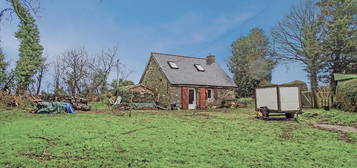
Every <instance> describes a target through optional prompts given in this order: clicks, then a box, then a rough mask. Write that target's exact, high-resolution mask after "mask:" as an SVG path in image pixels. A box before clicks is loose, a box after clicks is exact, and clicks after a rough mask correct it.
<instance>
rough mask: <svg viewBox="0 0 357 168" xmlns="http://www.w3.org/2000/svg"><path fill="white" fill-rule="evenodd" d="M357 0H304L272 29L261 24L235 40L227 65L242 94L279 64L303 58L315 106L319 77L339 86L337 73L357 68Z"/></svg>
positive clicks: (248, 93)
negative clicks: (269, 31)
mask: <svg viewBox="0 0 357 168" xmlns="http://www.w3.org/2000/svg"><path fill="white" fill-rule="evenodd" d="M356 4H357V1H356V0H319V1H312V0H307V1H301V2H300V3H299V4H297V5H294V6H293V7H292V8H291V9H290V12H289V13H288V14H287V15H286V16H285V17H283V18H282V19H281V20H280V21H279V22H278V23H277V24H276V25H275V26H274V28H273V30H272V31H271V37H272V40H269V38H268V37H267V36H266V35H265V34H264V32H263V30H262V29H259V28H253V29H252V30H251V31H250V33H249V35H248V36H246V37H241V38H239V39H238V40H236V41H234V42H233V44H232V46H231V48H232V56H231V57H230V58H229V61H228V67H229V69H230V71H231V72H232V73H233V74H234V80H235V82H236V83H237V85H238V86H239V87H238V96H239V97H246V96H252V95H253V93H254V88H255V87H256V86H258V85H265V84H267V83H270V82H271V74H272V70H273V68H274V66H276V65H277V64H281V63H299V64H300V65H302V69H303V70H304V71H305V72H306V73H307V76H308V79H309V83H310V88H311V91H312V95H313V102H314V104H313V106H314V107H316V103H317V100H316V99H317V97H316V91H317V89H318V87H319V83H321V82H322V83H328V84H329V85H330V87H331V90H332V91H333V92H335V90H336V82H335V81H334V78H333V74H334V73H357V37H356V35H357V29H356V26H357V5H356Z"/></svg>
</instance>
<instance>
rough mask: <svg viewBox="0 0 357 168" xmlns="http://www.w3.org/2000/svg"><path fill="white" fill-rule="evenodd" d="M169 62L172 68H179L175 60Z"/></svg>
mask: <svg viewBox="0 0 357 168" xmlns="http://www.w3.org/2000/svg"><path fill="white" fill-rule="evenodd" d="M167 63H168V64H169V65H170V68H171V69H179V67H178V66H177V65H176V63H175V62H172V61H167Z"/></svg>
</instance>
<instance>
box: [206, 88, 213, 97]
mask: <svg viewBox="0 0 357 168" xmlns="http://www.w3.org/2000/svg"><path fill="white" fill-rule="evenodd" d="M212 95H213V92H212V89H207V99H211V98H212V97H213V96H212Z"/></svg>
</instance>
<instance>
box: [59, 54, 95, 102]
mask: <svg viewBox="0 0 357 168" xmlns="http://www.w3.org/2000/svg"><path fill="white" fill-rule="evenodd" d="M87 60H88V53H87V52H86V51H85V50H84V48H82V49H71V50H68V51H66V52H65V53H64V54H63V55H62V58H61V68H62V69H63V71H64V74H63V76H62V79H63V80H64V82H65V83H66V85H67V89H68V92H69V93H70V95H71V96H74V97H75V96H76V94H77V93H81V92H82V91H83V90H84V89H83V88H85V87H86V84H85V79H86V77H87V76H88V61H87Z"/></svg>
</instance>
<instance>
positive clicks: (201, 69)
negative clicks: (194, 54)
mask: <svg viewBox="0 0 357 168" xmlns="http://www.w3.org/2000/svg"><path fill="white" fill-rule="evenodd" d="M194 66H195V67H196V69H197V70H198V71H200V72H204V71H205V68H203V66H202V65H201V64H195V65H194Z"/></svg>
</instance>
